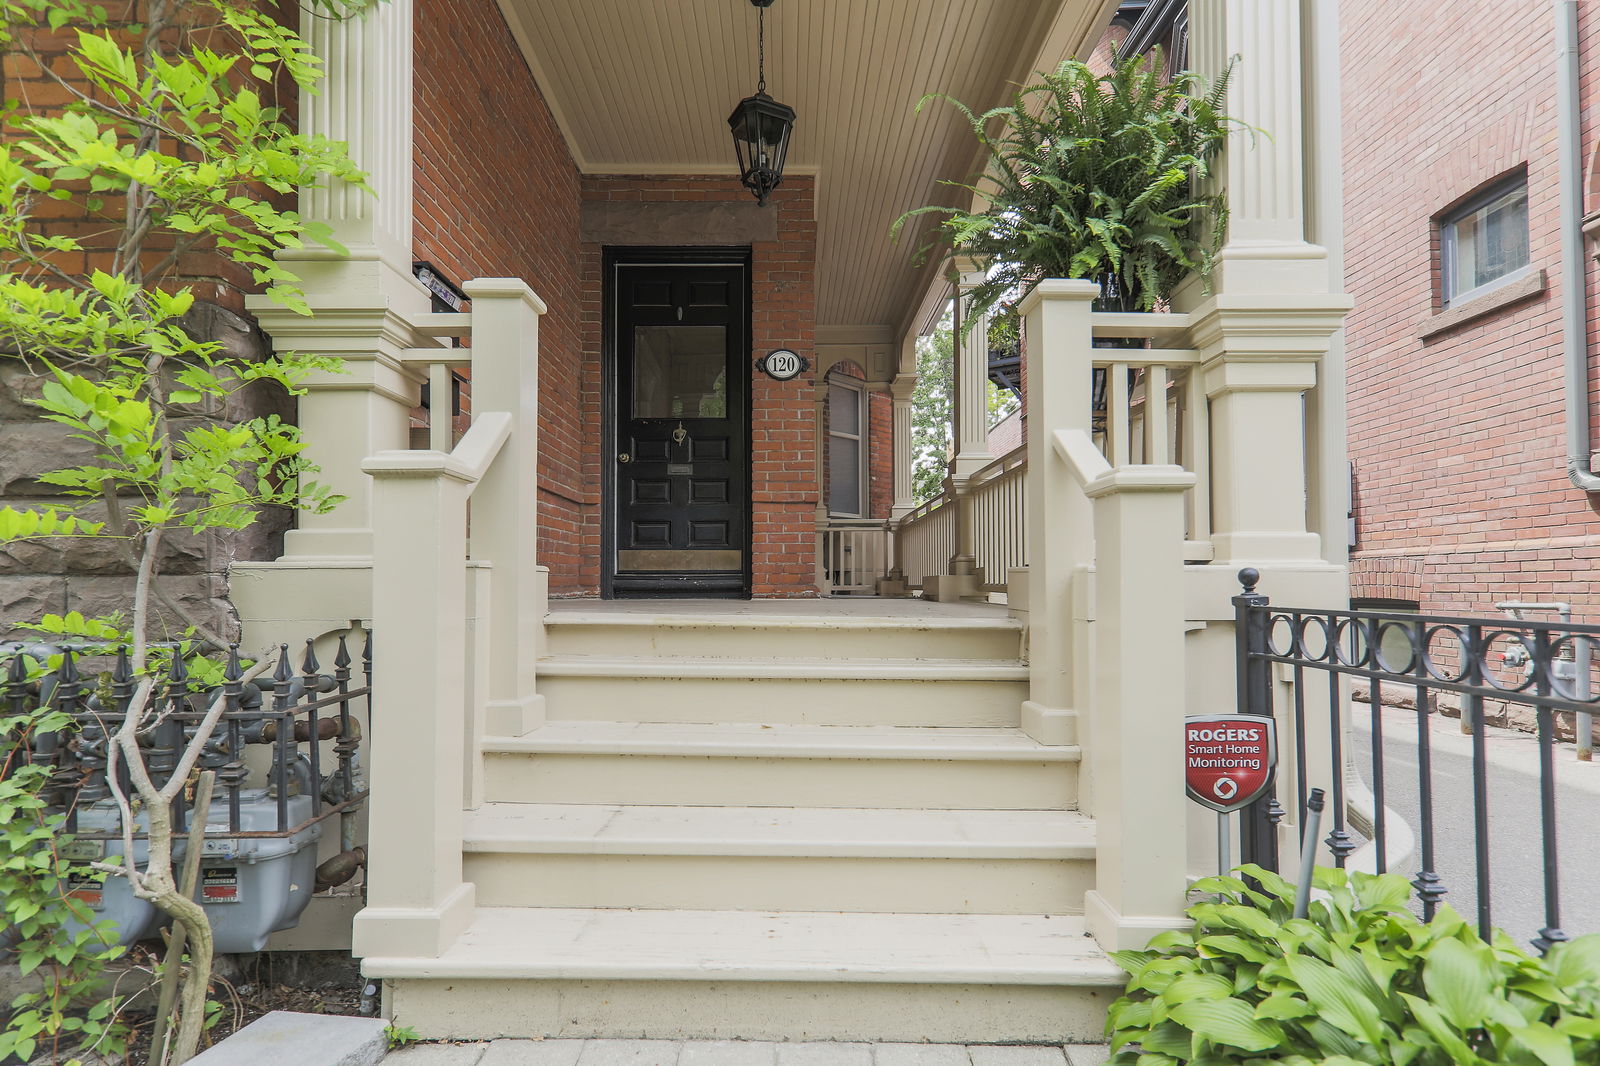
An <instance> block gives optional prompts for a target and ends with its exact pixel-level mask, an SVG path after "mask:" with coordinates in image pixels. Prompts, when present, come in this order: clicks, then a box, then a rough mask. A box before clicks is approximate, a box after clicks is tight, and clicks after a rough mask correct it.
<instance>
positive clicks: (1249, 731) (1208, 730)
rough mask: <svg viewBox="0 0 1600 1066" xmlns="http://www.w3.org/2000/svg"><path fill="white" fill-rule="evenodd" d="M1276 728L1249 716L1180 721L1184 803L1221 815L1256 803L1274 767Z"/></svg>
mask: <svg viewBox="0 0 1600 1066" xmlns="http://www.w3.org/2000/svg"><path fill="white" fill-rule="evenodd" d="M1276 726H1277V723H1276V722H1274V721H1273V720H1272V719H1271V718H1267V717H1265V716H1262V715H1254V714H1201V715H1192V716H1190V717H1188V718H1185V719H1184V720H1183V758H1184V771H1183V774H1184V783H1185V784H1186V785H1187V786H1188V791H1189V798H1190V799H1192V800H1194V801H1195V802H1196V803H1199V804H1203V805H1204V806H1207V807H1210V808H1211V809H1212V810H1214V811H1218V812H1220V813H1222V814H1228V813H1230V812H1232V811H1236V810H1238V809H1239V808H1241V807H1245V806H1248V805H1249V804H1251V803H1253V802H1255V801H1256V800H1257V799H1260V798H1261V794H1262V793H1264V792H1265V791H1266V790H1267V786H1268V785H1270V784H1272V770H1273V767H1274V766H1276V765H1277V762H1278V741H1277V729H1276Z"/></svg>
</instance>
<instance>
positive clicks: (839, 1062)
mask: <svg viewBox="0 0 1600 1066" xmlns="http://www.w3.org/2000/svg"><path fill="white" fill-rule="evenodd" d="M778 1066H872V1045H871V1044H846V1043H842V1042H840V1041H837V1040H818V1041H806V1042H803V1043H794V1044H779V1045H778Z"/></svg>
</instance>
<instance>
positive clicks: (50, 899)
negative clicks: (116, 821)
mask: <svg viewBox="0 0 1600 1066" xmlns="http://www.w3.org/2000/svg"><path fill="white" fill-rule="evenodd" d="M71 724H72V723H71V719H70V718H68V716H67V715H65V714H62V713H60V712H59V711H52V710H48V709H45V710H34V711H28V712H26V713H23V714H9V715H0V961H4V962H14V963H16V964H17V966H18V968H19V969H20V970H21V972H22V973H23V974H24V975H28V974H37V975H38V976H39V978H40V987H39V989H38V990H37V991H28V992H23V993H22V994H21V995H19V996H17V998H16V999H14V1000H13V1001H12V1002H11V1003H10V1004H6V1005H5V1006H7V1007H8V1008H9V1010H8V1013H7V1015H6V1017H5V1021H4V1024H3V1025H0V1061H8V1060H9V1058H10V1056H16V1057H17V1058H19V1059H21V1060H22V1061H24V1062H27V1061H29V1060H31V1059H32V1058H33V1057H34V1056H35V1055H36V1054H38V1053H40V1052H48V1053H49V1056H48V1059H49V1061H51V1062H68V1061H77V1060H76V1058H74V1056H77V1055H83V1054H87V1053H89V1052H91V1051H93V1052H96V1053H99V1054H102V1055H116V1054H120V1053H121V1052H122V1050H123V1049H124V1047H125V1046H126V1044H127V1029H126V1027H125V1026H123V1025H122V1023H121V1022H120V1021H119V1020H118V1017H117V1014H116V1010H117V1007H118V1000H117V997H116V996H115V995H114V994H113V992H112V990H111V988H110V987H109V986H110V980H109V977H108V976H107V975H106V973H105V968H106V965H107V964H108V963H110V962H111V961H112V960H114V959H116V958H117V956H119V955H120V954H121V953H122V949H121V948H120V947H117V946H115V943H116V941H115V937H114V936H113V935H112V933H111V931H109V930H108V929H104V928H100V927H98V926H94V925H93V922H94V913H93V912H92V911H91V910H89V908H88V907H87V906H86V905H85V904H83V903H81V902H79V901H78V900H76V899H74V898H73V896H72V893H71V891H70V889H69V886H70V885H72V884H73V883H74V882H79V883H81V882H83V881H87V880H92V879H97V878H98V879H104V877H105V874H103V873H98V874H97V873H95V872H93V871H92V870H91V869H90V868H89V867H87V866H85V865H81V864H78V863H74V862H72V861H71V860H70V859H68V858H67V857H66V856H65V854H64V853H63V848H64V846H65V845H66V844H67V843H69V842H70V840H71V838H70V837H69V836H67V835H65V834H63V833H62V832H61V822H62V817H61V815H59V814H54V813H51V811H50V809H49V805H48V804H47V802H46V800H45V797H44V793H45V792H46V790H47V789H48V788H49V786H50V768H49V766H48V765H45V764H41V763H36V762H33V761H31V760H30V759H29V758H28V752H29V749H30V745H31V741H32V738H33V737H34V736H36V735H37V736H46V735H49V734H51V733H54V732H57V731H58V730H62V729H67V728H70V726H71ZM74 921H76V922H78V923H81V924H80V925H79V926H78V928H77V929H76V930H74V929H73V928H71V925H70V924H69V923H72V922H74ZM105 924H109V923H101V925H105Z"/></svg>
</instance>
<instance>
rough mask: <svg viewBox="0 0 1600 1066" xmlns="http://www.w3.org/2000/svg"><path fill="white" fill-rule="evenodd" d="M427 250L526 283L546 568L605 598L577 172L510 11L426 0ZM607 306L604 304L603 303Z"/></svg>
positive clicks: (423, 168)
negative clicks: (539, 307)
mask: <svg viewBox="0 0 1600 1066" xmlns="http://www.w3.org/2000/svg"><path fill="white" fill-rule="evenodd" d="M415 62H416V112H415V113H416V134H415V136H416V150H415V159H416V166H415V178H416V226H415V245H414V247H415V249H416V255H417V258H419V259H425V260H427V261H429V262H431V263H433V264H434V265H435V266H437V267H438V268H439V270H440V271H441V272H443V273H444V274H445V275H446V276H447V277H449V278H451V279H452V280H454V281H456V282H463V281H467V280H469V279H471V278H478V277H519V278H522V279H523V280H524V281H526V282H527V283H528V284H529V285H530V286H532V288H533V290H534V291H535V292H537V293H538V294H539V295H540V296H541V297H542V298H543V299H544V301H545V303H546V305H547V306H548V307H549V308H550V311H549V313H548V314H546V315H545V316H544V318H543V319H542V320H541V321H540V324H539V559H540V562H542V563H543V564H545V565H546V566H548V567H549V568H550V589H551V592H552V593H554V594H556V595H571V594H577V593H589V594H593V592H594V591H595V588H596V579H595V561H596V557H597V555H598V553H599V547H598V544H595V545H594V546H593V547H592V548H591V547H589V545H587V543H586V542H585V540H584V529H585V526H586V525H587V524H588V523H589V522H590V521H591V519H592V515H593V512H594V511H595V510H596V509H597V508H598V506H599V502H600V499H599V493H598V490H597V489H596V488H595V486H596V485H597V484H598V482H597V479H595V478H593V477H592V476H591V475H592V470H591V468H592V465H593V458H594V454H595V451H596V449H597V448H598V443H597V438H596V437H594V436H593V434H592V430H591V427H590V424H589V422H588V420H587V419H586V418H585V417H584V411H585V405H586V404H587V403H588V402H589V400H590V397H589V396H588V394H587V393H586V391H585V390H586V389H592V388H593V387H594V383H593V380H592V379H586V378H585V374H586V371H587V367H586V356H585V349H584V347H583V345H582V343H581V340H582V338H581V334H580V318H581V311H582V308H583V305H584V300H585V298H586V295H585V292H584V290H583V288H582V286H581V284H580V278H579V255H578V247H579V246H578V170H577V167H576V165H574V163H573V161H572V157H571V155H570V154H569V153H568V151H567V146H566V141H565V140H564V139H563V137H562V135H561V131H560V129H559V128H558V127H557V126H556V123H555V119H554V118H553V117H552V116H551V114H550V110H549V108H548V107H547V106H546V105H545V102H544V97H543V96H542V95H540V93H539V89H538V86H537V85H535V84H534V80H533V76H532V74H530V73H529V71H528V67H527V64H526V62H525V61H524V60H523V58H522V52H521V50H520V49H519V48H518V47H517V44H516V41H515V40H514V39H513V38H512V36H511V32H510V30H509V29H507V27H506V24H505V20H504V19H503V18H502V17H501V15H500V11H499V9H498V8H497V7H496V6H495V5H494V4H490V3H483V2H482V0H417V12H416V52H415ZM596 299H598V297H596Z"/></svg>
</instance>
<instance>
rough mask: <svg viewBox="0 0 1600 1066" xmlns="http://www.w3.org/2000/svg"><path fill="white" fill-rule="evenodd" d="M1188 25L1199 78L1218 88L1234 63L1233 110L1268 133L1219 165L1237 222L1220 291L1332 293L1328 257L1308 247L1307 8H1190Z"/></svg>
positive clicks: (1275, 3)
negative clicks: (1304, 27)
mask: <svg viewBox="0 0 1600 1066" xmlns="http://www.w3.org/2000/svg"><path fill="white" fill-rule="evenodd" d="M1189 26H1190V34H1191V37H1190V54H1191V57H1192V60H1193V63H1192V65H1193V67H1194V69H1195V70H1196V72H1198V73H1199V74H1201V75H1202V76H1204V77H1205V78H1207V79H1208V80H1209V81H1211V82H1214V81H1215V79H1216V78H1218V77H1219V76H1221V74H1222V72H1223V71H1224V70H1226V69H1228V67H1229V64H1230V62H1231V63H1232V71H1231V74H1230V76H1229V83H1228V97H1227V105H1226V107H1227V110H1228V112H1229V113H1230V114H1231V115H1233V116H1234V117H1235V118H1237V119H1239V120H1240V121H1241V122H1244V123H1246V124H1247V125H1249V126H1250V127H1252V128H1253V129H1255V130H1259V131H1261V132H1259V133H1255V134H1251V133H1248V132H1244V133H1237V134H1235V135H1234V136H1233V138H1232V139H1231V140H1230V142H1229V146H1228V148H1227V150H1226V151H1225V152H1224V153H1223V154H1222V157H1221V158H1220V159H1219V160H1218V162H1217V165H1216V171H1215V178H1214V180H1215V181H1217V182H1220V183H1222V185H1223V186H1224V187H1225V188H1226V189H1227V193H1228V212H1229V215H1228V233H1227V243H1226V244H1225V245H1224V247H1223V250H1222V252H1221V254H1220V256H1219V258H1218V264H1217V275H1216V278H1215V279H1214V286H1215V288H1216V289H1218V290H1219V291H1220V290H1224V289H1226V290H1229V291H1232V292H1261V293H1267V292H1273V293H1298V292H1326V291H1328V274H1327V265H1326V259H1327V253H1326V252H1325V251H1324V249H1322V248H1321V247H1320V246H1318V245H1315V244H1312V243H1310V242H1309V241H1308V240H1307V229H1306V201H1305V172H1306V163H1307V160H1306V120H1305V104H1304V94H1305V85H1304V72H1303V70H1302V41H1301V19H1300V5H1299V4H1296V3H1288V2H1285V0H1191V2H1190V4H1189ZM1234 57H1237V58H1236V59H1235V58H1234Z"/></svg>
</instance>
